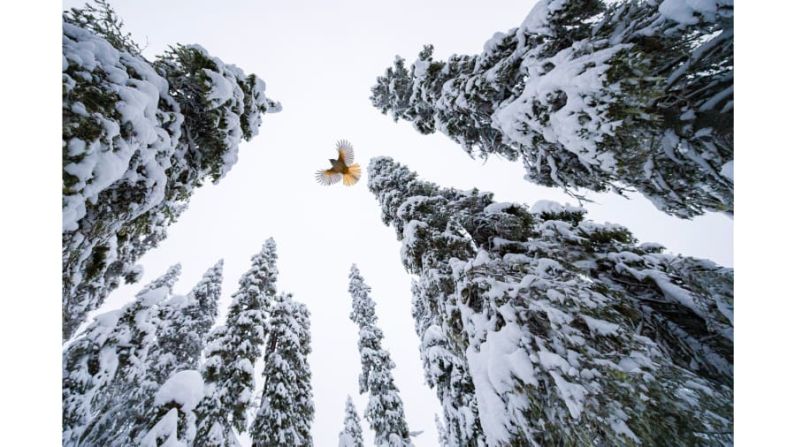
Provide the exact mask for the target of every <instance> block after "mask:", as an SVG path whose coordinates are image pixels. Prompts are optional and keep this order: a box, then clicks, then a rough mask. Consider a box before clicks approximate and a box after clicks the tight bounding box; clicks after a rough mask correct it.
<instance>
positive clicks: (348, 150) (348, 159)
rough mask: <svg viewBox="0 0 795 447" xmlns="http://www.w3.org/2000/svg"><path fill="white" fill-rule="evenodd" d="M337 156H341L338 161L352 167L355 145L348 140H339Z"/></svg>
mask: <svg viewBox="0 0 795 447" xmlns="http://www.w3.org/2000/svg"><path fill="white" fill-rule="evenodd" d="M337 154H339V158H338V160H340V161H342V162H343V163H345V165H346V166H350V165H351V163H353V145H352V144H351V142H350V141H348V140H339V141H337Z"/></svg>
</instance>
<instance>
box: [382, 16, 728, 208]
mask: <svg viewBox="0 0 795 447" xmlns="http://www.w3.org/2000/svg"><path fill="white" fill-rule="evenodd" d="M606 3H608V2H603V1H601V0H584V1H583V0H540V1H539V2H538V4H537V5H536V6H535V7H534V8H533V9H532V11H531V12H530V14H529V15H528V16H527V18H526V19H525V20H524V22H522V24H521V25H520V26H519V27H518V28H515V29H513V30H511V31H508V32H507V33H497V34H495V35H494V37H493V38H491V39H490V40H489V41H487V42H486V43H485V45H484V49H483V52H482V53H480V54H478V55H474V56H461V55H453V56H451V57H450V58H449V59H448V60H447V61H446V62H443V61H437V60H433V54H432V53H433V47H432V46H430V45H428V46H426V47H425V48H424V49H423V50H422V51H421V52H420V53H419V57H418V58H417V60H416V61H415V62H414V63H413V64H412V65H411V66H410V67H408V68H407V67H406V62H405V60H404V59H402V58H400V57H398V58H396V61H395V63H394V66H393V67H391V68H389V69H387V71H386V73H385V74H384V75H383V76H381V77H379V78H378V80H377V83H376V85H375V86H374V87H373V88H372V96H371V101H372V104H373V105H374V106H375V107H377V108H378V109H380V110H381V111H382V112H383V113H387V112H390V113H391V114H392V117H393V118H394V119H395V120H396V121H397V120H398V119H403V120H406V121H409V122H411V123H413V125H414V127H415V128H416V129H417V130H418V131H419V132H422V133H425V134H427V133H432V132H434V131H437V130H438V131H440V132H442V133H444V134H445V135H447V136H449V137H450V138H451V139H453V140H454V141H456V142H457V143H459V144H460V145H461V146H462V147H463V148H464V150H465V151H467V153H469V154H470V155H471V156H473V157H474V156H476V155H479V156H480V157H483V158H485V157H487V156H489V155H492V154H497V155H500V156H503V157H506V158H508V159H511V160H514V159H517V158H518V159H521V161H522V163H523V164H524V166H525V168H526V175H525V178H526V179H527V180H528V181H531V182H534V183H537V184H540V185H545V186H559V187H563V188H566V190H567V191H568V192H569V193H571V194H573V195H576V196H577V197H580V196H579V195H578V193H576V192H575V191H576V190H577V189H578V188H585V189H588V190H592V191H604V190H611V189H612V190H616V191H622V190H623V189H625V188H626V187H630V188H634V189H636V190H638V191H639V192H640V193H642V194H643V195H644V196H646V197H647V198H648V199H649V200H651V201H652V202H653V203H654V205H655V206H657V208H659V209H660V210H662V211H664V212H666V213H669V214H671V215H675V216H678V217H683V218H687V217H692V216H695V215H699V214H702V213H704V212H705V211H720V212H727V213H730V214H731V213H733V209H734V200H733V189H734V188H733V184H734V183H733V170H732V167H733V158H734V155H733V153H734V143H733V134H734V127H733V82H734V74H733V73H734V72H733V64H734V56H733V36H734V26H733V0H707V1H704V2H698V3H696V2H690V1H687V0H663V1H661V0H650V1H642V0H622V1H618V2H609V4H606Z"/></svg>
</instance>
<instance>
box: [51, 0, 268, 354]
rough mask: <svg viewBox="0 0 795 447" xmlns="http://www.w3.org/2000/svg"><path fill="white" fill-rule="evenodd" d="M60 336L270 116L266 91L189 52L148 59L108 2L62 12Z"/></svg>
mask: <svg viewBox="0 0 795 447" xmlns="http://www.w3.org/2000/svg"><path fill="white" fill-rule="evenodd" d="M63 19H64V24H63V76H62V77H63V98H62V99H63V148H62V149H63V150H62V158H63V160H62V161H63V250H62V258H63V259H62V260H63V278H62V280H63V297H62V298H63V337H64V339H68V338H69V337H71V336H72V334H73V333H74V331H75V329H76V328H77V327H78V326H79V325H80V323H81V322H82V321H83V319H84V318H85V315H86V314H87V313H88V312H89V311H91V310H93V309H95V308H97V307H98V306H99V305H100V304H101V303H102V302H103V300H104V299H105V297H106V296H107V295H108V294H109V293H110V292H111V291H112V290H113V289H115V288H116V287H117V286H118V285H119V283H120V282H121V281H122V280H124V281H126V282H128V283H131V282H135V281H137V279H138V277H139V276H140V273H141V272H140V267H137V266H135V262H136V261H137V259H138V258H140V256H141V255H143V253H145V252H146V251H147V250H149V249H151V248H152V247H154V246H156V245H157V244H158V243H159V242H160V241H161V240H163V238H165V235H166V228H167V227H168V225H170V224H171V223H172V222H173V221H175V220H176V219H177V217H178V216H179V215H180V213H181V212H182V211H183V210H184V208H185V207H186V205H187V202H188V200H189V198H190V196H191V194H192V193H193V190H194V189H195V188H197V187H199V186H200V185H201V184H202V182H204V181H206V180H211V181H213V182H217V181H219V180H220V179H221V178H222V177H223V175H224V174H225V173H226V172H228V171H229V170H230V169H231V168H232V166H233V165H234V164H235V162H236V161H237V152H238V146H239V143H240V141H241V140H249V139H251V138H253V137H254V136H255V135H256V134H257V131H258V129H259V125H260V115H261V114H262V113H265V112H276V111H278V110H279V109H280V106H279V104H278V103H275V102H273V101H272V100H270V99H268V98H267V97H266V96H265V94H264V91H265V84H264V83H263V82H262V81H261V80H260V79H258V78H257V77H255V76H254V75H248V76H247V75H245V74H244V73H243V72H242V71H241V70H240V69H239V68H237V67H235V66H234V65H227V64H225V63H224V62H222V61H221V60H219V59H217V58H214V57H212V56H210V55H209V54H207V52H206V51H205V50H204V49H203V48H201V47H199V46H197V45H191V46H181V45H178V46H176V47H174V48H172V49H171V50H169V51H168V52H166V54H164V55H163V56H161V57H159V58H158V59H157V60H156V61H155V62H150V61H149V60H147V59H145V58H144V57H143V56H142V55H141V54H140V51H139V49H138V47H137V46H136V44H135V42H133V41H132V39H131V38H130V36H129V34H126V33H124V32H123V31H122V29H121V21H120V20H119V19H118V17H117V16H116V15H115V14H114V13H113V11H112V10H111V9H110V8H109V6H108V4H107V2H104V1H98V2H96V6H95V5H87V6H86V7H85V8H82V9H72V10H70V11H67V12H65V13H64V15H63Z"/></svg>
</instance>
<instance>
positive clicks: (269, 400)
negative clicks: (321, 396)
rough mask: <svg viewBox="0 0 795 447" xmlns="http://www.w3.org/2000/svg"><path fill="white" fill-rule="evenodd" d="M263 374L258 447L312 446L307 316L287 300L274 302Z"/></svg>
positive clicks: (254, 433)
mask: <svg viewBox="0 0 795 447" xmlns="http://www.w3.org/2000/svg"><path fill="white" fill-rule="evenodd" d="M266 346H267V348H266V349H265V368H264V370H263V372H262V376H263V378H264V379H265V385H264V387H263V391H262V400H261V403H260V407H259V411H258V412H257V417H256V418H255V419H254V423H253V424H252V426H251V430H250V432H251V438H252V440H253V445H254V446H255V447H279V446H284V447H288V446H311V445H312V435H311V433H310V430H311V425H312V419H313V418H314V413H315V410H314V404H313V403H312V385H311V377H312V375H311V373H310V371H309V363H308V361H307V355H308V354H309V353H310V351H311V349H310V335H309V311H308V310H307V309H306V306H304V305H303V304H300V303H296V302H294V301H293V300H292V297H291V295H289V294H279V295H277V296H276V298H275V299H274V300H273V304H272V305H271V308H270V319H269V321H268V339H267V341H266Z"/></svg>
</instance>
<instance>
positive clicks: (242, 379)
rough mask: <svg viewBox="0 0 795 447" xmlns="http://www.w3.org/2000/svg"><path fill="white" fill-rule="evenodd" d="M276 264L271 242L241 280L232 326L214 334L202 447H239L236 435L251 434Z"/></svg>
mask: <svg viewBox="0 0 795 447" xmlns="http://www.w3.org/2000/svg"><path fill="white" fill-rule="evenodd" d="M276 259H277V256H276V243H275V242H274V241H273V239H268V240H267V241H266V242H265V244H263V246H262V249H261V250H260V252H259V253H257V254H256V255H254V256H253V257H252V258H251V264H252V265H251V269H249V271H248V272H246V273H245V274H244V275H243V277H242V278H241V279H240V287H239V289H238V291H237V292H236V293H235V294H234V295H233V296H232V304H231V305H230V307H229V313H228V314H227V317H226V324H224V325H223V326H220V327H218V328H216V329H214V330H212V331H211V332H210V335H209V337H208V338H209V340H208V342H207V347H206V349H205V358H206V360H205V363H204V365H203V366H202V376H203V378H204V382H205V384H206V386H207V392H206V396H205V397H204V399H203V400H202V401H201V403H200V404H199V405H198V407H197V408H196V410H195V412H196V417H197V432H196V439H195V441H194V446H196V447H200V446H224V447H229V446H236V445H237V438H236V435H235V430H237V432H238V433H240V432H243V431H245V430H246V428H247V425H248V423H247V420H246V411H247V410H248V409H249V408H250V407H251V405H252V398H253V393H254V388H255V386H254V364H255V363H256V361H257V359H258V358H259V357H260V355H261V354H262V348H261V347H262V345H263V343H264V342H265V335H266V334H265V331H266V317H267V311H268V306H270V303H271V301H272V300H273V297H274V296H275V295H276V278H277V275H278V271H277V269H276Z"/></svg>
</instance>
